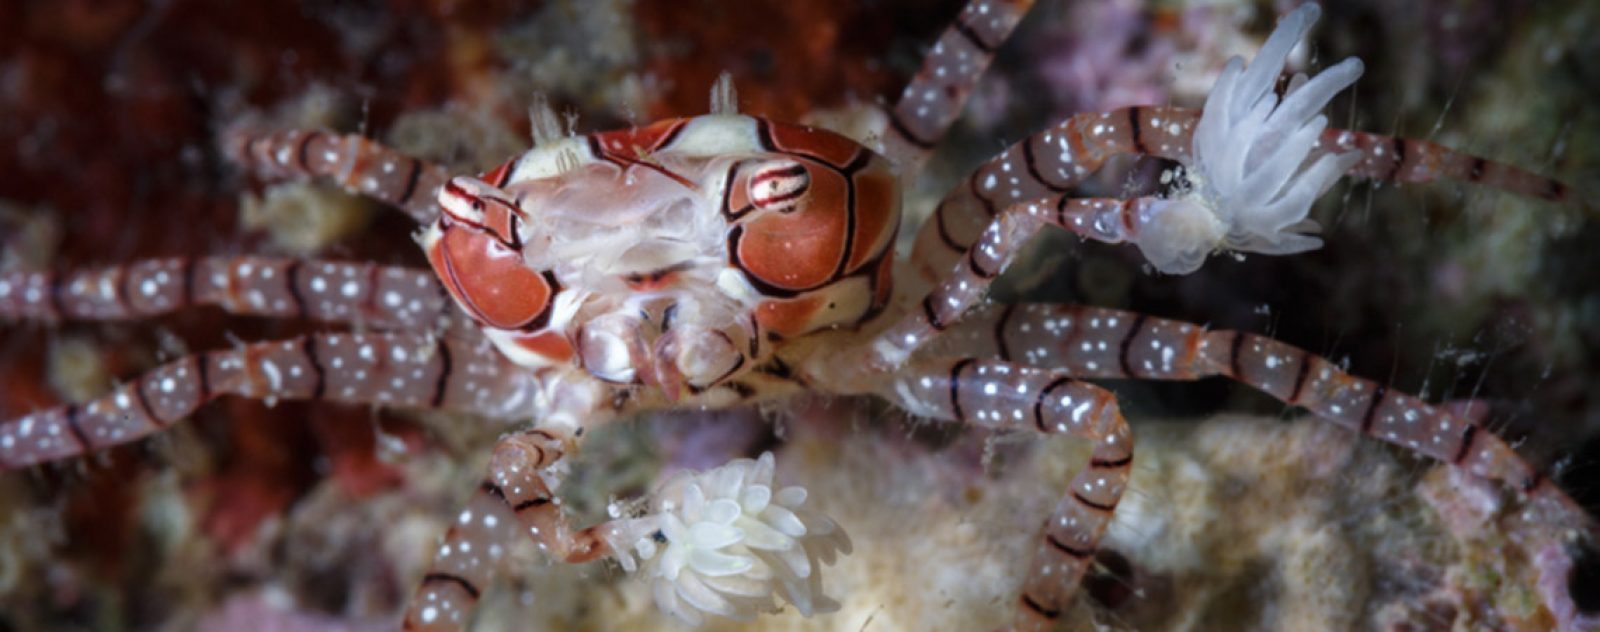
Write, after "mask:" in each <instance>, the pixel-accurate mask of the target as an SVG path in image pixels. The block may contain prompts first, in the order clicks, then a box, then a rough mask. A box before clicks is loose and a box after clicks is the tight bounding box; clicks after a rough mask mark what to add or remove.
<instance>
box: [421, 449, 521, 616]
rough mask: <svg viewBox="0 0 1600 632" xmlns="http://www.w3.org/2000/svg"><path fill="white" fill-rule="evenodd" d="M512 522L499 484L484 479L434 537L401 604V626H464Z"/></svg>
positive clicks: (495, 566) (489, 580)
mask: <svg viewBox="0 0 1600 632" xmlns="http://www.w3.org/2000/svg"><path fill="white" fill-rule="evenodd" d="M515 525H516V521H514V520H512V519H511V516H510V511H509V510H508V509H507V508H506V504H505V501H504V499H503V496H502V494H501V493H500V490H499V488H497V487H495V486H494V484H493V483H491V482H489V481H484V482H483V483H482V484H481V485H479V488H478V490H477V492H476V493H474V494H473V496H472V499H471V500H469V501H467V506H466V507H465V508H463V509H462V510H461V513H460V514H458V515H457V516H456V517H455V519H454V520H452V521H451V522H450V529H449V530H448V531H446V532H445V535H444V538H443V539H442V540H441V541H440V542H439V548H438V550H437V551H435V552H434V555H433V562H432V563H431V564H430V565H429V566H428V571H427V573H425V574H424V575H423V576H422V580H421V581H420V582H419V584H418V585H417V592H416V594H415V596H413V597H412V599H411V604H410V606H409V607H408V608H407V609H406V615H405V620H404V621H405V623H404V625H403V627H404V629H406V630H424V631H428V632H443V631H448V630H460V629H462V628H464V627H465V626H466V624H467V621H468V620H469V618H470V617H471V615H472V611H473V609H474V608H475V607H476V606H477V605H478V600H479V599H480V598H481V597H482V596H483V591H484V590H486V589H488V587H489V585H490V584H491V583H492V582H493V581H494V578H495V576H496V575H498V574H499V570H500V565H501V564H502V563H503V560H504V557H505V544H504V543H507V542H510V541H511V540H510V538H511V537H513V536H514V535H515V531H516V529H515Z"/></svg>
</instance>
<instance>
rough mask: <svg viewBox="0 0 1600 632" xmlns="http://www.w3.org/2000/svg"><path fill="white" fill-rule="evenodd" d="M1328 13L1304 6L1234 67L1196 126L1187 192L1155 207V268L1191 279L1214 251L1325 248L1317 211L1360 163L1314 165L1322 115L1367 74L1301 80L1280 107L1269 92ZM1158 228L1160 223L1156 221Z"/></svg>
mask: <svg viewBox="0 0 1600 632" xmlns="http://www.w3.org/2000/svg"><path fill="white" fill-rule="evenodd" d="M1321 12H1322V10H1321V8H1320V7H1318V6H1317V5H1316V4H1309V3H1308V4H1305V5H1302V6H1301V7H1300V8H1299V9H1296V10H1295V11H1294V12H1293V13H1290V14H1289V15H1287V16H1285V17H1284V18H1283V20H1282V21H1281V22H1279V23H1278V28H1277V29H1276V30H1274V31H1273V32H1272V36H1271V37H1269V38H1267V43H1266V44H1265V45H1264V46H1262V47H1261V52H1260V54H1258V55H1257V56H1256V58H1255V60H1254V61H1252V62H1250V63H1249V64H1248V66H1247V65H1246V64H1245V62H1244V60H1243V59H1242V58H1239V57H1234V58H1233V59H1230V60H1228V64H1227V66H1225V67H1224V68H1223V70H1222V74H1221V75H1220V76H1219V77H1217V83H1216V85H1215V86H1213V87H1212V88H1211V94H1210V95H1209V96H1208V97H1206V104H1205V110H1204V112H1203V113H1202V114H1201V116H1200V122H1199V123H1198V124H1197V125H1196V127H1195V132H1194V145H1193V164H1191V165H1188V173H1187V176H1188V178H1189V181H1190V183H1191V185H1192V186H1191V188H1190V190H1189V191H1187V192H1186V193H1184V194H1183V195H1180V196H1178V197H1175V198H1173V199H1171V200H1166V201H1163V202H1161V203H1159V204H1155V205H1151V206H1150V208H1149V210H1148V212H1146V213H1144V214H1143V216H1142V217H1141V218H1140V219H1141V220H1142V222H1143V223H1144V225H1143V226H1141V228H1140V231H1139V232H1140V234H1139V236H1138V238H1137V243H1138V245H1139V248H1140V250H1141V251H1142V252H1144V254H1145V257H1146V258H1147V259H1149V260H1150V262H1151V263H1152V264H1154V265H1155V266H1156V268H1157V269H1159V270H1161V271H1162V272H1166V273H1169V274H1185V273H1188V272H1193V271H1194V270H1195V269H1196V268H1199V267H1200V263H1201V262H1202V261H1204V259H1205V257H1206V255H1208V254H1210V252H1211V251H1213V250H1216V249H1218V248H1227V249H1233V250H1241V251H1248V252H1259V253H1263V254H1292V253H1296V252H1304V251H1307V250H1313V249H1316V248H1318V247H1320V246H1321V245H1322V240H1320V239H1318V238H1316V237H1313V236H1310V235H1307V234H1306V233H1314V232H1316V231H1317V230H1318V227H1317V224H1316V222H1315V221H1313V220H1309V219H1307V218H1306V216H1307V215H1308V214H1309V213H1310V212H1311V204H1312V203H1313V202H1315V201H1316V199H1317V198H1318V197H1320V196H1321V195H1322V194H1323V193H1324V192H1326V191H1327V190H1328V188H1329V187H1331V186H1333V183H1334V182H1335V181H1337V180H1338V179H1339V177H1340V176H1342V175H1344V173H1345V172H1346V171H1348V170H1349V169H1350V168H1351V167H1352V166H1355V164H1356V163H1357V162H1359V161H1360V160H1361V156H1360V154H1359V152H1348V153H1343V154H1331V153H1330V154H1324V155H1322V156H1320V157H1318V158H1317V159H1316V160H1314V161H1308V160H1307V158H1308V157H1309V155H1310V154H1311V151H1312V149H1313V148H1315V147H1316V144H1317V140H1318V138H1319V137H1320V136H1321V135H1322V131H1323V130H1324V129H1327V127H1328V118H1327V117H1326V116H1323V115H1321V114H1318V112H1320V111H1321V110H1322V109H1323V108H1324V107H1326V106H1327V105H1328V102H1329V101H1330V100H1332V99H1333V97H1334V95H1337V94H1338V93H1339V92H1341V91H1343V90H1344V89H1345V88H1348V87H1350V85H1351V84H1353V83H1355V81H1356V79H1357V78H1359V77H1360V76H1361V72H1362V65H1361V60H1360V59H1356V58H1354V57H1351V58H1348V59H1345V60H1344V61H1341V62H1339V63H1337V64H1335V65H1333V66H1332V67H1330V68H1328V69H1327V70H1325V71H1323V72H1322V73H1321V74H1318V75H1317V76H1316V77H1314V78H1311V79H1309V80H1308V79H1307V78H1306V76H1305V75H1303V74H1300V75H1296V76H1295V77H1294V78H1293V79H1292V80H1291V81H1290V82H1289V88H1288V91H1287V92H1286V93H1285V94H1284V97H1283V100H1282V102H1281V103H1280V102H1279V99H1278V95H1277V94H1276V93H1275V92H1274V91H1273V86H1274V85H1275V84H1276V83H1277V78H1278V73H1279V72H1280V71H1281V70H1282V69H1283V66H1284V63H1285V62H1286V61H1288V58H1289V53H1290V51H1292V50H1293V49H1294V47H1295V45H1296V44H1297V43H1299V42H1300V41H1301V40H1302V39H1303V38H1304V37H1305V35H1306V32H1307V31H1309V30H1310V29H1311V25H1312V23H1314V22H1316V21H1317V17H1318V16H1319V15H1320V14H1321ZM1157 220H1159V221H1157Z"/></svg>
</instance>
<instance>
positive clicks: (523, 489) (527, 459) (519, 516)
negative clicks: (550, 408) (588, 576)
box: [404, 426, 613, 632]
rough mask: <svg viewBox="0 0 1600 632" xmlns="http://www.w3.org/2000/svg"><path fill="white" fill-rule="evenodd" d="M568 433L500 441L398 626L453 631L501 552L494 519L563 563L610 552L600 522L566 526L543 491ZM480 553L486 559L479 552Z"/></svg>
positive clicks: (531, 433)
mask: <svg viewBox="0 0 1600 632" xmlns="http://www.w3.org/2000/svg"><path fill="white" fill-rule="evenodd" d="M573 439H574V437H573V435H572V433H570V432H567V431H565V430H564V429H563V428H562V427H561V426H553V427H551V428H548V429H547V428H535V429H532V430H528V431H525V432H520V433H517V434H513V435H511V436H508V437H505V438H504V439H501V440H500V443H499V444H498V445H496V446H495V449H494V456H492V457H491V458H490V461H489V475H488V477H487V478H486V479H484V481H483V482H482V483H481V484H479V485H478V490H477V492H476V493H475V494H473V497H472V500H470V501H468V503H467V507H466V508H465V509H463V510H462V512H461V514H460V516H459V517H458V519H457V521H456V524H453V525H451V527H450V531H449V532H448V533H446V534H445V538H444V542H442V543H441V544H440V546H439V550H438V551H437V553H436V554H435V555H434V558H433V563H432V564H431V565H430V566H429V568H428V571H427V573H426V574H424V575H423V577H422V581H421V582H420V583H419V584H418V586H417V591H416V594H415V595H413V596H412V598H411V603H410V605H409V606H408V607H407V608H406V615H405V625H404V629H406V630H427V631H429V632H442V631H446V630H460V629H462V628H463V627H464V626H465V625H466V622H467V619H468V618H469V616H470V615H471V613H472V610H473V608H474V607H475V606H476V605H477V602H478V597H479V596H480V595H481V594H482V590H483V588H484V587H485V586H487V585H488V583H489V581H490V580H492V579H493V575H494V571H495V570H496V568H497V565H498V560H499V558H500V557H501V555H503V551H504V549H503V547H502V545H501V543H502V542H505V541H506V540H505V538H504V536H505V535H506V532H505V530H504V529H503V528H497V527H500V523H501V522H502V521H507V522H509V521H508V520H507V518H508V517H509V518H514V520H515V524H516V525H517V526H520V527H521V528H522V529H523V530H524V531H525V532H526V533H527V535H528V536H529V537H532V538H533V539H534V540H535V541H536V542H537V543H538V545H539V549H540V550H541V551H544V552H546V553H548V554H549V555H550V556H551V557H552V558H554V559H556V560H559V561H561V562H564V563H568V564H581V563H583V562H588V561H591V560H594V559H597V558H599V557H601V556H605V555H610V554H611V546H610V544H608V543H607V540H606V535H607V534H608V530H610V529H612V528H613V526H612V525H613V523H611V522H606V523H602V524H599V525H596V526H592V527H589V528H586V529H581V530H579V529H574V528H573V527H572V526H571V525H570V524H569V523H568V521H567V518H566V516H565V515H563V513H562V510H561V501H560V499H558V498H556V497H555V494H554V493H553V492H552V491H551V488H552V487H554V486H555V485H556V484H557V483H558V481H559V479H560V476H561V473H560V471H559V470H557V469H555V468H554V467H553V466H554V465H555V464H556V463H557V462H558V461H560V460H561V457H562V456H563V455H564V454H565V453H566V451H567V450H568V449H569V447H570V445H571V444H572V442H573ZM485 556H487V558H486V557H485Z"/></svg>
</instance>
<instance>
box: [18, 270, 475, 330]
mask: <svg viewBox="0 0 1600 632" xmlns="http://www.w3.org/2000/svg"><path fill="white" fill-rule="evenodd" d="M200 305H216V306H218V307H221V308H222V309H224V310H226V311H228V312H229V313H233V314H243V315H250V316H267V317H272V318H301V319H310V320H316V321H322V322H334V323H349V324H355V325H361V326H363V327H368V328H371V329H378V330H398V331H429V330H434V329H435V328H439V327H440V326H441V325H445V326H446V328H450V329H462V328H464V327H465V325H466V319H465V318H462V317H461V316H460V314H459V312H457V311H456V310H454V309H451V303H450V300H449V297H448V296H446V294H445V292H444V290H443V289H442V288H441V287H440V285H439V282H438V280H437V279H435V278H434V276H433V273H432V272H430V271H427V270H415V269H411V268H405V267H398V266H380V265H374V264H366V263H343V262H336V261H315V260H301V259H281V258H268V257H173V258H166V259H144V260H140V261H134V262H131V263H125V264H119V265H114V266H107V267H103V268H95V269H89V270H80V271H76V272H71V273H65V274H57V273H51V272H7V273H0V319H6V320H24V319H26V320H43V321H61V320H131V319H136V318H147V317H151V316H157V315H161V314H166V313H170V312H174V311H177V310H180V309H185V308H188V307H193V306H200ZM447 319H449V320H450V321H451V322H449V323H446V320H447ZM457 321H459V322H457Z"/></svg>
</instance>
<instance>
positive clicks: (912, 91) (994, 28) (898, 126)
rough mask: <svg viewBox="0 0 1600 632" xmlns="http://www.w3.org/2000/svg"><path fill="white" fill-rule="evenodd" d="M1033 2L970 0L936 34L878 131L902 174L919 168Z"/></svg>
mask: <svg viewBox="0 0 1600 632" xmlns="http://www.w3.org/2000/svg"><path fill="white" fill-rule="evenodd" d="M1032 6H1033V0H972V2H969V3H967V6H966V8H964V9H962V10H961V15H959V16H957V17H956V20H955V23H953V24H951V25H950V27H949V28H947V29H945V31H944V33H942V34H940V35H939V41H938V42H937V43H935V44H934V45H933V48H932V49H930V50H929V51H928V55H927V57H926V58H924V59H923V61H922V68H921V69H919V70H918V71H917V74H916V76H914V77H912V78H911V83H910V84H909V85H907V86H906V89H905V91H904V92H901V93H900V98H899V99H898V100H896V101H895V104H894V106H893V107H890V108H888V109H887V110H886V112H885V115H886V118H887V120H886V121H884V124H885V126H886V127H887V128H888V129H887V130H882V131H881V132H880V133H879V134H878V136H879V137H880V138H882V139H883V146H882V147H881V148H880V151H881V153H882V154H883V155H884V156H886V157H888V158H889V161H890V162H893V163H894V164H895V166H896V168H897V169H899V171H900V173H901V174H903V175H907V176H908V175H911V174H914V173H916V172H918V171H920V170H921V168H922V163H923V162H924V161H926V160H927V159H928V155H929V154H931V153H933V148H934V146H935V145H937V144H938V143H939V139H941V138H943V137H944V134H945V131H947V130H949V129H950V125H951V124H953V123H955V121H956V118H957V117H959V116H960V115H961V108H962V107H963V106H965V105H966V103H967V98H968V97H969V96H971V95H972V89H973V87H975V86H977V84H978V79H979V78H980V77H982V76H983V71H984V69H986V68H988V67H989V61H990V60H992V59H993V58H994V51H995V49H996V48H999V47H1000V44H1002V43H1004V42H1005V41H1006V38H1007V37H1009V36H1010V35H1011V31H1012V29H1014V28H1016V26H1017V22H1019V21H1021V20H1022V16H1023V15H1026V14H1027V13H1028V9H1029V8H1030V7H1032Z"/></svg>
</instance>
